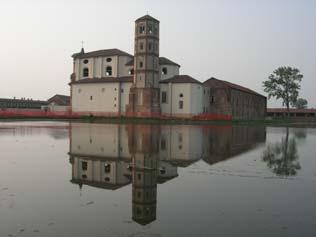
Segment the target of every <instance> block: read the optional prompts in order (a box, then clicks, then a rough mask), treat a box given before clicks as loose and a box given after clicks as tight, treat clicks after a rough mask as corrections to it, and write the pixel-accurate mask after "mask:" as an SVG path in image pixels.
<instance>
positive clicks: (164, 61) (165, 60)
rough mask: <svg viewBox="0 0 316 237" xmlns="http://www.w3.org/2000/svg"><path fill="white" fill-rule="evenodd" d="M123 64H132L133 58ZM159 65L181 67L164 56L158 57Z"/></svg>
mask: <svg viewBox="0 0 316 237" xmlns="http://www.w3.org/2000/svg"><path fill="white" fill-rule="evenodd" d="M125 65H126V66H134V58H133V59H132V60H131V61H129V62H127V63H126V64H125ZM159 65H172V66H178V67H181V66H180V65H179V64H177V63H175V62H173V61H171V60H170V59H168V58H165V57H160V58H159Z"/></svg>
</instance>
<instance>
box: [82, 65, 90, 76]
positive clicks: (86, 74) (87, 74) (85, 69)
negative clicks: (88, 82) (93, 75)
mask: <svg viewBox="0 0 316 237" xmlns="http://www.w3.org/2000/svg"><path fill="white" fill-rule="evenodd" d="M82 74H83V76H84V77H88V76H89V68H86V67H85V68H84V69H83V71H82Z"/></svg>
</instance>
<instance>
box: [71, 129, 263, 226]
mask: <svg viewBox="0 0 316 237" xmlns="http://www.w3.org/2000/svg"><path fill="white" fill-rule="evenodd" d="M265 139H266V131H265V128H264V127H231V126H227V127H209V126H174V125H173V126H160V125H135V124H134V125H120V124H79V123H72V124H71V125H70V151H69V156H70V163H71V165H72V179H71V182H72V183H74V184H78V185H79V186H80V188H81V187H82V186H83V185H89V186H92V187H97V188H103V189H110V190H116V189H119V188H121V187H123V186H126V185H129V184H131V183H132V204H133V205H132V217H133V220H134V221H136V222H137V223H139V224H141V225H146V224H149V223H151V222H152V221H154V220H155V219H156V208H157V207H156V204H157V184H162V183H165V182H167V181H168V180H171V179H173V178H176V177H178V167H187V166H190V165H191V164H193V163H194V162H196V161H198V160H200V159H203V160H204V161H206V163H207V164H209V165H212V164H215V163H217V162H219V161H223V160H226V159H229V158H231V157H233V156H236V155H238V154H241V153H243V152H246V151H248V150H250V149H253V148H254V147H256V145H258V144H260V143H263V142H265Z"/></svg>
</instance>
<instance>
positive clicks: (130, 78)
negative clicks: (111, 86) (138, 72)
mask: <svg viewBox="0 0 316 237" xmlns="http://www.w3.org/2000/svg"><path fill="white" fill-rule="evenodd" d="M113 82H133V76H128V77H102V78H86V79H82V80H78V81H74V82H71V83H69V84H70V85H73V84H87V83H113Z"/></svg>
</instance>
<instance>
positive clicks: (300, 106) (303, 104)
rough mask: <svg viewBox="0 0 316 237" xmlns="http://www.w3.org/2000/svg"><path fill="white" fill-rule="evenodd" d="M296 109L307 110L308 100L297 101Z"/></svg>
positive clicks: (300, 99)
mask: <svg viewBox="0 0 316 237" xmlns="http://www.w3.org/2000/svg"><path fill="white" fill-rule="evenodd" d="M295 107H296V108H297V109H306V108H307V100H305V99H303V98H299V99H297V101H296V102H295Z"/></svg>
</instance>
